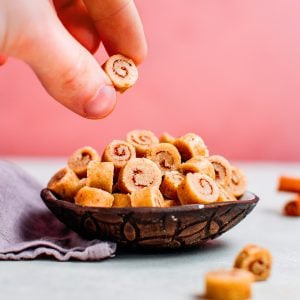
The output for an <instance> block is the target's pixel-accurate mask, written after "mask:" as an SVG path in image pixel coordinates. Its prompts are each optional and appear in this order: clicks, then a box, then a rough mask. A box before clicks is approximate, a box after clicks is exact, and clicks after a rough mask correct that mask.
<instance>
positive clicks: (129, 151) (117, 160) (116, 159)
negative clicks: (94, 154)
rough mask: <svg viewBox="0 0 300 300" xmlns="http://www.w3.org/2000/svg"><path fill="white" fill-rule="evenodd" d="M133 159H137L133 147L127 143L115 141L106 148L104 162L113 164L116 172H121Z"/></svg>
mask: <svg viewBox="0 0 300 300" xmlns="http://www.w3.org/2000/svg"><path fill="white" fill-rule="evenodd" d="M132 158H136V153H135V148H134V147H133V145H131V144H130V143H127V142H125V141H121V140H113V141H112V142H111V143H110V144H108V145H107V146H106V148H105V151H104V153H103V156H102V161H106V162H112V163H113V164H114V166H115V171H119V170H120V169H121V168H122V167H123V166H124V165H125V164H126V163H127V162H128V161H129V160H130V159H132Z"/></svg>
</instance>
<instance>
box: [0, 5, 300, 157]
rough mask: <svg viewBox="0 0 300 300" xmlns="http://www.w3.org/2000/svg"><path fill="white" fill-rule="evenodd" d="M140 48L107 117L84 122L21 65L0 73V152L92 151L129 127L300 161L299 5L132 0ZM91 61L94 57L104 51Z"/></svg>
mask: <svg viewBox="0 0 300 300" xmlns="http://www.w3.org/2000/svg"><path fill="white" fill-rule="evenodd" d="M137 6H138V7H139V10H140V14H141V16H142V19H143V22H144V26H145V31H146V35H147V38H148V44H149V55H148V58H147V60H146V61H145V63H144V64H143V65H142V66H141V67H140V78H139V80H138V83H137V84H136V86H135V87H134V88H132V89H131V90H128V92H126V93H125V94H123V95H121V96H119V102H118V106H117V108H116V110H115V111H114V113H113V114H112V115H111V116H109V117H108V118H106V119H105V120H100V121H91V120H85V119H83V118H81V117H79V116H76V115H74V114H73V113H71V112H69V111H67V110H66V109H65V108H64V107H62V106H60V105H59V104H58V103H56V102H55V101H53V100H52V99H51V98H50V97H49V96H48V95H47V94H46V92H45V91H44V90H43V88H42V87H41V86H40V84H39V82H38V80H37V79H36V77H35V75H34V74H33V73H32V71H31V70H30V69H29V67H28V66H26V65H24V64H23V63H22V62H19V61H15V60H13V59H11V60H10V61H9V62H8V64H7V65H5V66H4V67H2V68H1V69H0V83H1V88H0V102H1V110H0V137H1V139H0V155H30V156H33V155H37V156H42V155H68V154H70V153H71V152H72V151H73V150H74V149H75V148H77V147H81V146H83V145H91V146H94V147H96V148H97V149H98V150H100V149H102V148H103V147H104V146H105V144H106V143H108V142H109V141H110V140H112V139H113V138H122V137H123V136H124V135H125V134H126V132H127V131H129V130H132V129H134V128H145V129H151V130H153V131H154V132H155V133H157V134H160V133H161V132H163V131H168V132H170V133H172V134H174V135H180V134H183V133H185V132H196V133H198V134H200V135H201V136H202V137H203V139H204V140H205V141H206V143H207V145H208V147H209V148H210V150H211V152H212V153H220V154H223V155H225V156H227V157H228V158H230V159H268V160H273V159H280V160H299V159H300V138H299V120H300V114H299V113H300V74H299V73H300V24H299V23H300V22H299V20H300V3H299V1H296V0H294V1H293V0H272V1H271V0H251V1H250V0H249V1H246V0H245V1H241V0H235V1H233V0H228V1H221V0H219V1H213V0H210V1H200V0H189V1H179V0H173V1H161V0H152V1H141V0H140V1H137ZM100 57H103V55H102V56H101V55H100Z"/></svg>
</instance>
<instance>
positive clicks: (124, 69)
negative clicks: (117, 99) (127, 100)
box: [102, 54, 139, 93]
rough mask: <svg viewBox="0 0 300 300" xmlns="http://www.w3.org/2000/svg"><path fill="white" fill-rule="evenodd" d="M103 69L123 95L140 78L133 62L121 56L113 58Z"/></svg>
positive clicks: (117, 55)
mask: <svg viewBox="0 0 300 300" xmlns="http://www.w3.org/2000/svg"><path fill="white" fill-rule="evenodd" d="M102 68H103V70H104V72H105V73H106V74H107V75H108V77H109V78H110V80H111V81H112V83H113V85H114V87H115V89H116V90H117V91H119V92H121V93H123V92H124V91H126V90H127V89H128V88H130V87H132V86H133V85H134V84H135V82H136V81H137V79H138V76H139V74H138V70H137V67H136V65H135V64H134V62H133V60H132V59H130V58H128V57H126V56H124V55H121V54H116V55H113V56H111V57H110V58H109V59H108V60H107V61H106V62H105V63H104V64H103V66H102Z"/></svg>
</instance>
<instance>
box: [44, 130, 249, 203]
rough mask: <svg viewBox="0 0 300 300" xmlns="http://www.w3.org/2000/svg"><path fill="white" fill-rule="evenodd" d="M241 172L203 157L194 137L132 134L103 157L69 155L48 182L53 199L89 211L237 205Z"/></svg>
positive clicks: (88, 151)
mask: <svg viewBox="0 0 300 300" xmlns="http://www.w3.org/2000/svg"><path fill="white" fill-rule="evenodd" d="M246 186H247V180H246V176H245V174H244V172H243V171H242V170H240V169H239V168H237V167H234V166H232V165H231V164H230V163H229V162H228V160H227V159H226V158H224V157H223V156H220V155H209V151H208V149H207V147H206V145H205V143H204V141H203V140H202V138H201V137H200V136H198V135H196V134H194V133H187V134H185V135H183V136H180V137H176V138H175V137H173V136H171V135H169V134H167V133H164V134H163V135H162V136H161V137H160V138H158V137H157V136H156V135H155V134H154V133H153V132H151V131H149V130H133V131H131V132H129V133H128V134H127V136H126V138H125V139H124V140H113V141H112V142H111V143H110V144H108V145H107V146H106V148H105V149H104V151H103V153H101V155H100V153H98V152H97V151H96V150H95V149H93V148H91V147H83V148H81V149H78V150H77V151H75V152H74V153H73V154H72V155H71V156H70V157H69V159H68V163H67V166H66V167H64V168H63V169H61V170H59V171H58V172H57V173H56V174H55V175H54V176H53V177H52V178H51V179H50V181H49V183H48V189H49V190H51V191H52V193H53V194H54V195H55V196H56V197H57V198H58V199H62V200H66V201H70V202H74V203H75V204H78V205H82V206H91V207H173V206H178V205H186V204H204V205H205V204H211V203H216V202H225V201H238V199H239V197H240V196H241V195H242V194H243V193H244V192H245V190H246Z"/></svg>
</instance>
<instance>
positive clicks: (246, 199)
mask: <svg viewBox="0 0 300 300" xmlns="http://www.w3.org/2000/svg"><path fill="white" fill-rule="evenodd" d="M41 198H42V200H43V201H44V203H46V202H52V203H53V202H58V203H59V204H58V205H60V206H64V207H68V208H71V209H76V208H77V209H78V208H81V209H83V210H87V211H91V212H110V213H113V212H114V213H116V214H120V213H124V214H126V213H130V212H135V213H137V212H143V213H154V212H157V213H166V212H170V213H173V212H187V211H194V210H202V209H207V208H217V207H221V206H229V205H245V204H248V205H250V204H255V205H256V204H257V202H258V201H259V197H258V196H257V195H256V194H254V193H253V192H250V191H246V192H245V193H244V194H243V195H242V196H241V197H240V199H239V200H237V201H226V202H216V203H212V204H186V205H179V206H173V207H93V206H81V205H77V204H75V203H72V202H69V201H65V200H62V199H58V198H57V197H56V196H55V195H54V194H53V193H52V192H51V191H50V190H49V189H47V188H44V189H42V191H41Z"/></svg>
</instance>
